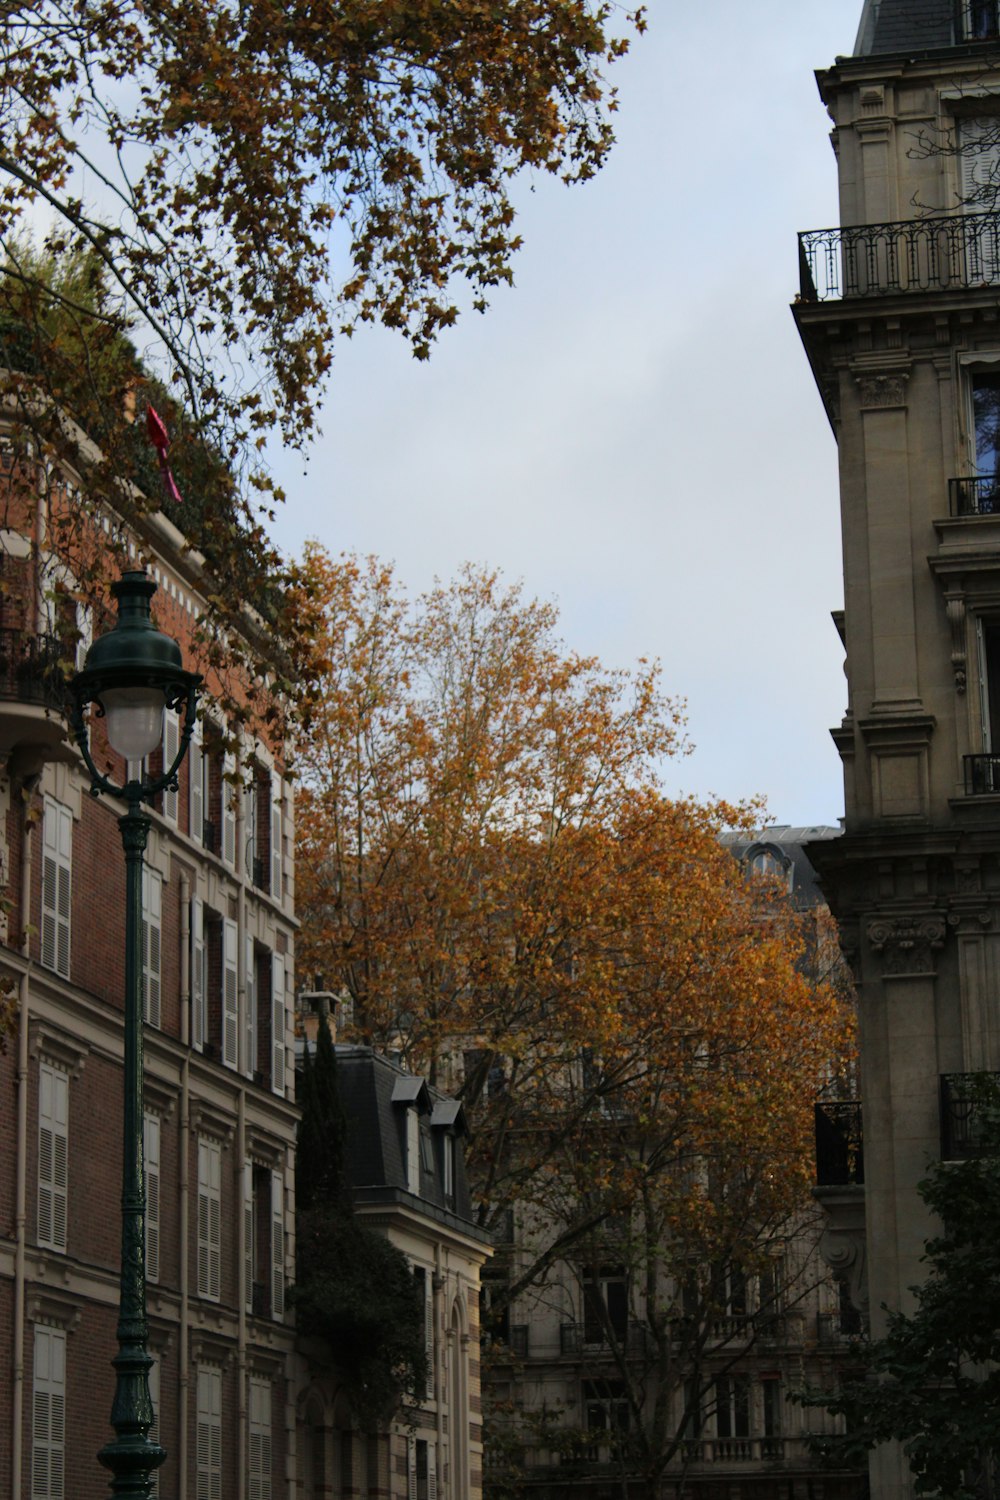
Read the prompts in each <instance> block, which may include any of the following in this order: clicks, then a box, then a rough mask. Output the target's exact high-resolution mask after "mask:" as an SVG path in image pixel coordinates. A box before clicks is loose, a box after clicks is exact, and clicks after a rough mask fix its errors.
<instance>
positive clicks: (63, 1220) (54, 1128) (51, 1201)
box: [38, 1062, 69, 1250]
mask: <svg viewBox="0 0 1000 1500" xmlns="http://www.w3.org/2000/svg"><path fill="white" fill-rule="evenodd" d="M68 1175H69V1077H68V1076H67V1074H65V1073H63V1072H62V1071H61V1069H59V1068H54V1067H52V1066H51V1065H50V1064H49V1063H45V1062H43V1063H40V1064H39V1068H38V1243H39V1245H41V1246H44V1247H45V1248H46V1249H48V1250H65V1249H66V1240H67V1215H66V1209H67V1182H68Z"/></svg>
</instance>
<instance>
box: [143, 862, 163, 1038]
mask: <svg viewBox="0 0 1000 1500" xmlns="http://www.w3.org/2000/svg"><path fill="white" fill-rule="evenodd" d="M162 952H163V877H162V875H160V874H159V872H158V871H156V870H151V869H150V868H149V866H148V865H145V864H144V865H143V867H142V1019H143V1020H144V1021H145V1022H146V1023H147V1024H148V1025H150V1026H155V1027H157V1028H159V1026H160V1022H161V1008H160V997H161V994H162V988H163V983H162Z"/></svg>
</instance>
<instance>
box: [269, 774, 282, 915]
mask: <svg viewBox="0 0 1000 1500" xmlns="http://www.w3.org/2000/svg"><path fill="white" fill-rule="evenodd" d="M270 793H271V848H270V855H271V895H272V896H273V897H274V899H275V901H280V900H281V888H282V879H281V865H282V861H281V854H282V799H283V795H284V793H283V790H282V785H281V777H280V776H279V775H277V773H276V772H274V771H272V772H271V785H270Z"/></svg>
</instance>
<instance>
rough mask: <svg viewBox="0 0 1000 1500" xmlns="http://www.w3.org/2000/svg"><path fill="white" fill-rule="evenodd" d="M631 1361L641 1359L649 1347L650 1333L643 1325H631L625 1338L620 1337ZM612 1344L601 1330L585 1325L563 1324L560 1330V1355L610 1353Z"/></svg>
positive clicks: (626, 1331)
mask: <svg viewBox="0 0 1000 1500" xmlns="http://www.w3.org/2000/svg"><path fill="white" fill-rule="evenodd" d="M618 1338H619V1341H620V1342H621V1343H622V1344H623V1345H624V1349H625V1354H626V1356H627V1357H628V1358H629V1359H641V1358H642V1357H643V1356H644V1355H645V1353H646V1351H647V1348H648V1345H649V1333H648V1330H647V1329H646V1328H645V1327H644V1326H643V1324H642V1323H630V1324H629V1325H628V1327H627V1328H626V1330H625V1333H624V1337H623V1336H622V1335H618ZM610 1348H611V1346H610V1343H609V1342H608V1341H607V1340H606V1339H605V1338H604V1336H603V1334H602V1333H601V1331H600V1330H599V1329H595V1328H590V1327H589V1326H588V1325H586V1324H584V1323H563V1324H562V1326H561V1327H560V1329H559V1353H560V1354H569V1355H582V1354H584V1353H586V1354H594V1353H596V1352H597V1351H599V1350H607V1351H609V1352H610Z"/></svg>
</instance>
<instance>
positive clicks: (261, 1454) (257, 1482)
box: [247, 1377, 271, 1500]
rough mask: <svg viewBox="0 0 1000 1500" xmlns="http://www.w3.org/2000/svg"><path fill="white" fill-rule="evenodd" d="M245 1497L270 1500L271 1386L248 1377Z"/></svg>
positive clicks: (252, 1499) (267, 1382) (253, 1499)
mask: <svg viewBox="0 0 1000 1500" xmlns="http://www.w3.org/2000/svg"><path fill="white" fill-rule="evenodd" d="M248 1479H249V1485H248V1487H247V1494H248V1497H249V1500H271V1385H270V1382H269V1381H267V1380H258V1379H256V1378H255V1377H251V1380H250V1462H249V1465H248Z"/></svg>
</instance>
